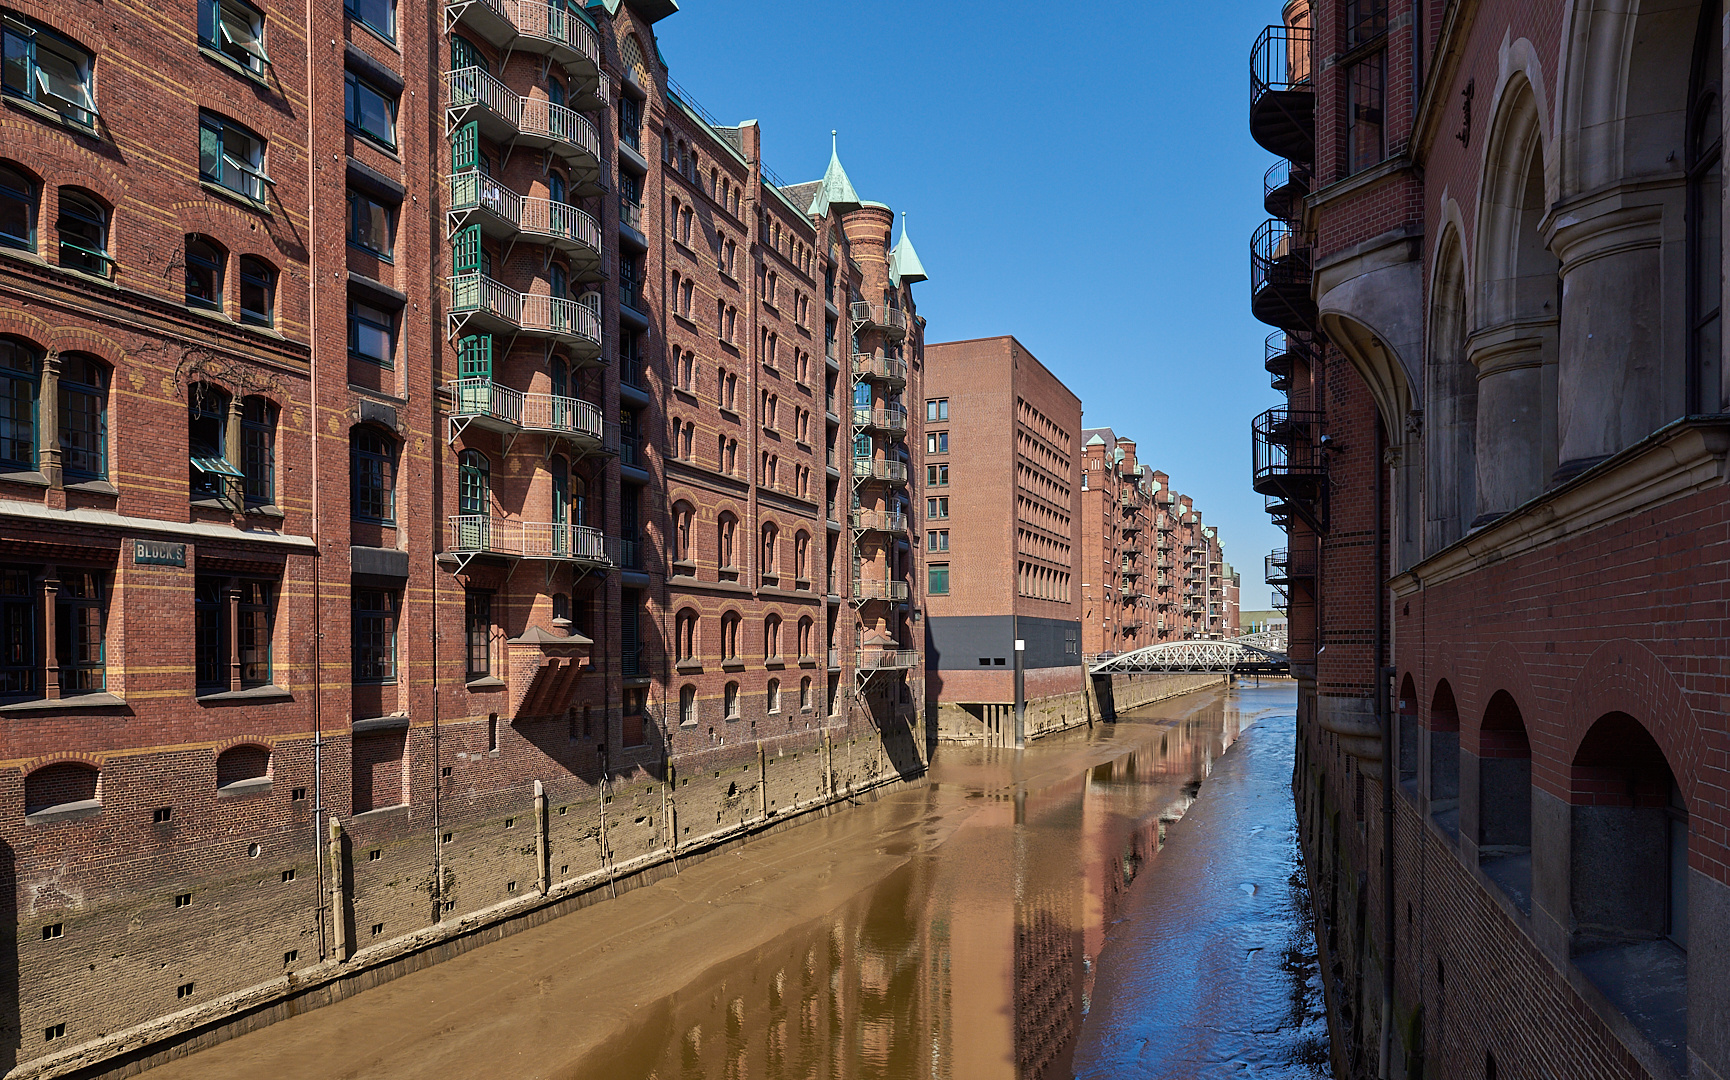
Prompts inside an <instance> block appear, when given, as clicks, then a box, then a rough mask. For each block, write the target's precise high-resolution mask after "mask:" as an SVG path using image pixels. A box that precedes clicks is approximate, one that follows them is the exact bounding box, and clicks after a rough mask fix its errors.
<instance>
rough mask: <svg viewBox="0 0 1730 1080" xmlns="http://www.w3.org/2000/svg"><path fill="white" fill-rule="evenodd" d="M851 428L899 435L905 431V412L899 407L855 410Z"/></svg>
mask: <svg viewBox="0 0 1730 1080" xmlns="http://www.w3.org/2000/svg"><path fill="white" fill-rule="evenodd" d="M853 426H854V427H856V428H869V429H871V430H873V431H888V432H893V433H894V434H897V435H899V434H901V433H903V432H905V431H906V430H907V410H906V409H904V408H902V407H901V406H899V405H895V406H891V407H890V408H887V409H865V408H855V409H854V410H853Z"/></svg>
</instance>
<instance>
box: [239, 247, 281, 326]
mask: <svg viewBox="0 0 1730 1080" xmlns="http://www.w3.org/2000/svg"><path fill="white" fill-rule="evenodd" d="M240 321H241V322H243V323H250V324H252V325H253V326H274V325H276V269H275V268H274V267H272V266H271V265H270V264H269V263H267V262H265V261H264V260H263V259H260V258H258V257H256V256H253V255H244V256H242V257H241V259H240Z"/></svg>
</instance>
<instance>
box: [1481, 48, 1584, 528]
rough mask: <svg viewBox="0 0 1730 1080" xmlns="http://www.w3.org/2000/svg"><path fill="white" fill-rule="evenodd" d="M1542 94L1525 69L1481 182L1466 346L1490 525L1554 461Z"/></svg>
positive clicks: (1553, 333) (1502, 114)
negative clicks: (1474, 381)
mask: <svg viewBox="0 0 1730 1080" xmlns="http://www.w3.org/2000/svg"><path fill="white" fill-rule="evenodd" d="M1545 161H1546V155H1545V144H1544V138H1543V132H1542V117H1541V115H1540V112H1539V106H1538V98H1537V94H1536V91H1535V89H1534V88H1533V86H1532V84H1531V83H1530V82H1528V81H1527V79H1526V77H1525V75H1524V73H1523V72H1516V73H1515V74H1514V75H1513V76H1512V77H1511V78H1510V80H1509V82H1508V83H1507V85H1506V86H1505V87H1504V88H1503V92H1502V93H1501V94H1500V95H1499V101H1498V102H1497V110H1496V111H1495V112H1494V113H1492V114H1491V125H1490V134H1489V138H1488V139H1487V140H1486V143H1485V149H1484V165H1483V173H1482V176H1481V177H1480V180H1479V184H1478V206H1477V211H1476V219H1477V237H1476V242H1475V243H1474V244H1473V245H1472V246H1473V249H1474V250H1473V257H1474V263H1475V266H1474V273H1473V277H1474V279H1475V281H1476V287H1475V290H1474V291H1475V294H1476V295H1475V296H1474V298H1473V300H1472V313H1473V323H1474V325H1472V329H1471V334H1470V337H1469V338H1468V339H1467V342H1466V350H1467V355H1468V357H1469V358H1470V361H1471V364H1472V366H1473V368H1474V370H1475V371H1476V376H1477V381H1478V392H1477V399H1478V400H1477V416H1476V420H1475V429H1474V439H1475V446H1476V453H1475V457H1476V463H1477V491H1476V495H1475V501H1476V507H1477V511H1478V512H1477V516H1476V518H1475V519H1474V521H1473V524H1485V523H1487V522H1489V521H1492V520H1494V519H1495V518H1497V517H1499V516H1501V515H1502V514H1505V513H1507V512H1508V511H1510V510H1512V509H1514V508H1515V507H1516V506H1518V505H1520V504H1521V503H1523V502H1525V501H1526V500H1527V499H1530V498H1532V497H1533V496H1535V495H1537V494H1538V493H1539V492H1541V491H1543V489H1544V486H1545V483H1546V482H1547V480H1548V478H1549V475H1550V472H1551V470H1552V469H1553V468H1554V465H1555V438H1554V431H1555V397H1556V393H1555V386H1556V362H1557V350H1558V345H1557V335H1558V332H1559V326H1560V314H1561V312H1560V304H1561V293H1560V280H1561V279H1560V271H1561V263H1560V260H1558V259H1557V258H1556V256H1555V255H1554V254H1552V253H1551V251H1550V249H1549V244H1548V242H1547V240H1546V239H1545V236H1544V233H1543V230H1542V229H1541V227H1540V226H1541V224H1542V223H1543V221H1544V218H1545V215H1546V213H1547V212H1548V207H1549V201H1548V199H1547V196H1546V182H1545V169H1546V165H1545Z"/></svg>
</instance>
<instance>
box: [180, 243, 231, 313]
mask: <svg viewBox="0 0 1730 1080" xmlns="http://www.w3.org/2000/svg"><path fill="white" fill-rule="evenodd" d="M186 302H187V303H189V304H195V305H197V306H199V307H210V308H220V307H221V306H222V253H221V252H219V251H217V250H216V249H215V248H213V247H211V246H210V245H209V244H206V243H204V242H203V241H201V240H194V239H191V238H188V240H187V241H186Z"/></svg>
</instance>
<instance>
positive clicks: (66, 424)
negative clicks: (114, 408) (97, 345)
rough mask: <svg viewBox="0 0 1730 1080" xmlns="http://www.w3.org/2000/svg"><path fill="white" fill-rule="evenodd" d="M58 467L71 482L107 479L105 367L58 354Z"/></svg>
mask: <svg viewBox="0 0 1730 1080" xmlns="http://www.w3.org/2000/svg"><path fill="white" fill-rule="evenodd" d="M60 467H61V470H62V471H63V472H64V473H65V476H66V479H68V480H72V481H84V480H106V479H108V366H107V365H106V364H104V363H102V362H101V361H100V360H98V359H96V358H95V357H94V356H86V355H85V354H83V353H62V354H61V355H60Z"/></svg>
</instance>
